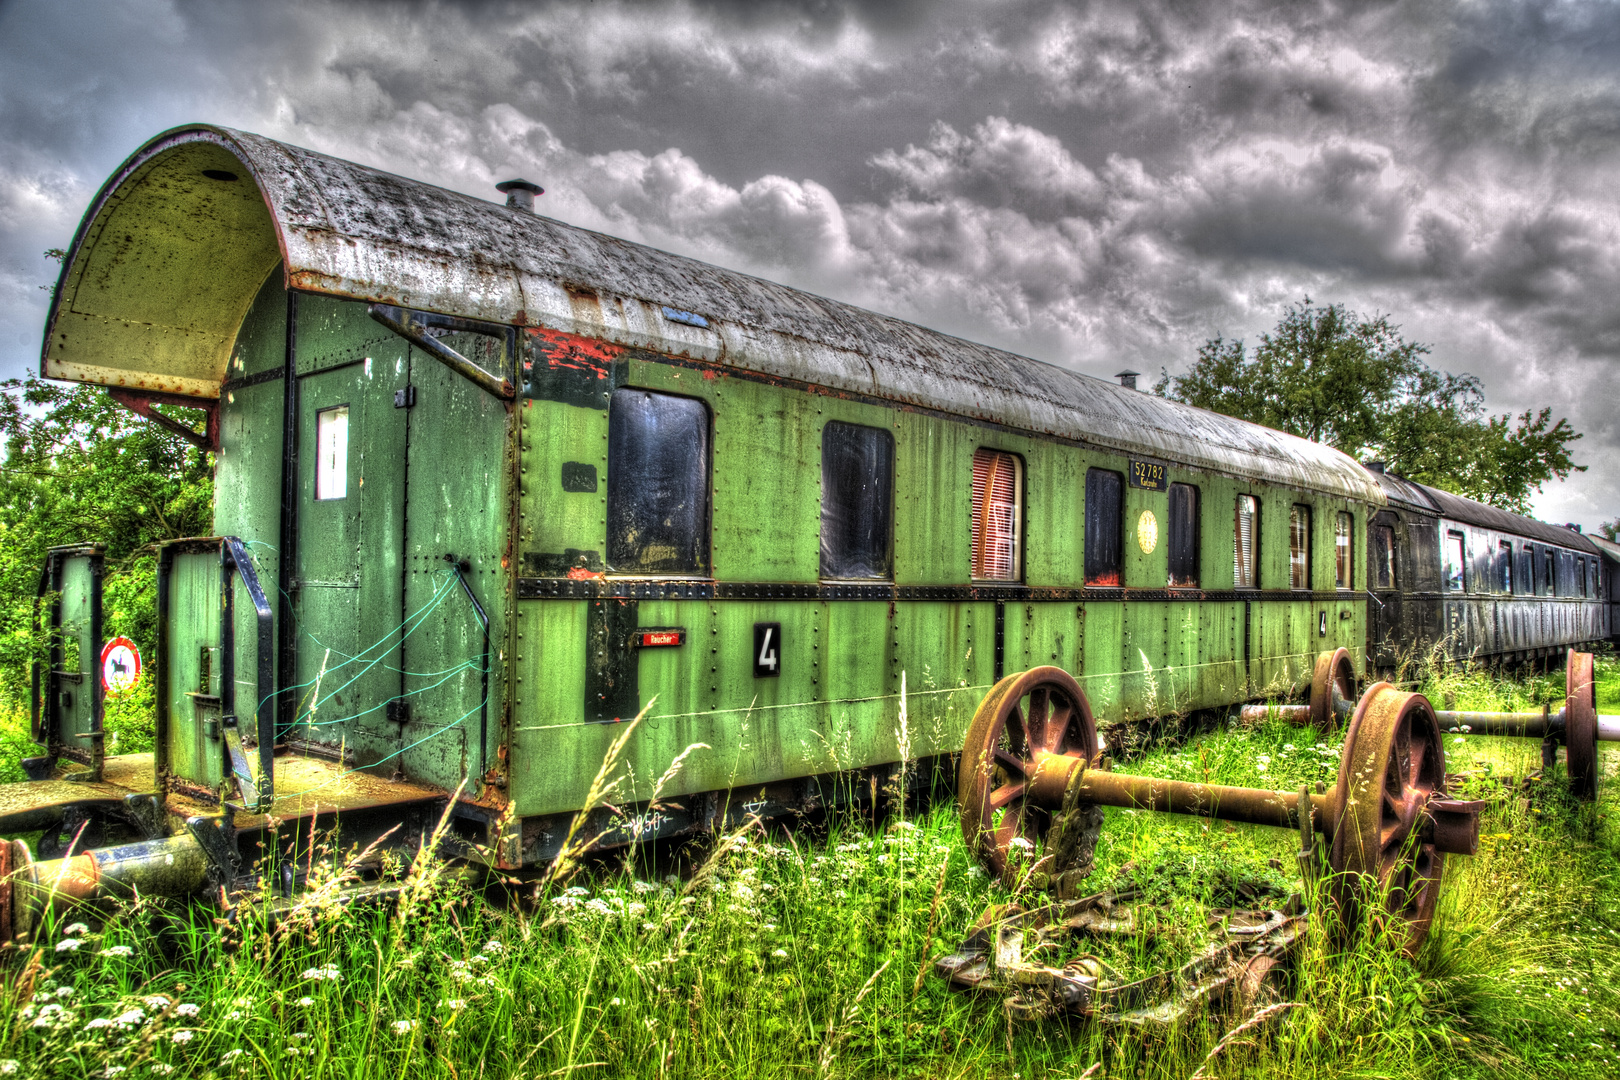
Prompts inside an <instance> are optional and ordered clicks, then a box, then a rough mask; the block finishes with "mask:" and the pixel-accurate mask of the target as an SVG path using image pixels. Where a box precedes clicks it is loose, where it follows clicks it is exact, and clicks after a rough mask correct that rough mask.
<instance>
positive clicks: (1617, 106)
mask: <svg viewBox="0 0 1620 1080" xmlns="http://www.w3.org/2000/svg"><path fill="white" fill-rule="evenodd" d="M191 121H208V122H213V123H219V124H226V125H230V126H234V127H240V128H245V129H248V130H251V131H257V132H261V133H263V134H266V135H270V136H272V137H275V138H278V139H284V140H287V141H289V142H293V143H297V144H299V145H302V146H307V147H312V148H314V149H318V150H322V151H325V152H327V153H332V154H336V155H339V156H342V157H345V158H350V159H353V160H356V161H360V162H364V163H366V164H369V165H374V166H378V167H381V168H384V169H388V170H390V171H393V172H398V173H402V174H404V175H407V176H412V177H417V178H420V179H424V180H428V181H431V182H434V183H438V184H442V185H444V186H446V187H450V188H455V189H457V190H461V191H466V192H469V193H473V194H476V195H480V196H487V197H491V198H499V196H497V195H496V194H495V192H494V191H493V189H492V184H493V183H494V182H495V181H497V180H502V179H506V178H508V177H511V176H517V175H521V176H525V177H528V178H529V179H532V180H536V181H538V182H540V183H542V184H544V185H545V186H546V188H547V193H546V194H545V195H544V196H543V197H542V199H541V209H542V210H543V212H545V213H547V214H549V215H551V216H553V217H556V218H559V219H561V220H563V221H567V222H571V223H574V224H578V225H583V226H587V227H590V228H595V229H602V230H605V231H607V232H611V233H614V234H617V235H620V236H625V237H629V238H631V239H635V240H640V241H644V242H646V243H650V244H653V245H656V246H658V247H662V248H666V249H668V250H671V251H677V252H681V253H683V254H687V255H692V256H696V257H698V258H701V259H705V260H708V261H711V262H715V263H719V264H721V265H725V266H729V267H733V268H736V269H741V270H745V271H748V272H752V273H756V274H760V275H762V276H765V277H769V278H773V279H775V280H779V281H783V282H787V283H789V284H792V285H796V286H800V287H803V288H808V289H811V290H814V291H817V292H820V293H823V294H825V295H830V296H834V297H837V298H839V299H843V300H847V301H851V302H853V303H857V304H861V305H863V306H866V307H870V308H874V309H876V310H879V311H883V312H888V313H891V314H895V315H898V316H900V317H902V318H907V319H911V320H913V321H917V322H921V323H924V324H926V325H929V326H933V327H936V328H938V329H942V330H945V331H948V332H951V333H955V334H959V335H962V336H964V337H969V338H973V339H976V340H979V341H984V342H988V343H990V344H994V345H999V346H1002V347H1005V348H1009V349H1013V350H1015V351H1018V352H1022V353H1025V354H1027V355H1030V356H1035V357H1038V358H1040V359H1043V360H1048V361H1052V362H1055V363H1059V364H1065V365H1070V366H1073V367H1075V368H1078V369H1080V370H1082V371H1086V372H1088V373H1091V374H1096V375H1102V376H1105V377H1106V376H1111V375H1113V373H1114V372H1116V371H1118V370H1119V369H1120V368H1122V367H1126V366H1129V367H1134V368H1136V369H1137V370H1140V371H1144V372H1150V373H1157V372H1158V371H1159V370H1160V369H1161V368H1168V369H1169V370H1170V371H1172V372H1174V371H1176V370H1178V369H1180V368H1184V367H1185V366H1186V365H1187V364H1188V363H1189V362H1190V361H1191V360H1192V359H1193V357H1194V356H1195V354H1196V350H1197V347H1198V345H1199V344H1200V343H1201V342H1203V341H1204V340H1205V339H1207V338H1209V337H1212V336H1215V335H1217V334H1219V335H1224V336H1227V337H1247V338H1249V339H1250V340H1253V339H1254V338H1255V337H1256V336H1257V335H1258V334H1259V333H1260V332H1262V331H1264V330H1266V329H1268V328H1270V327H1272V326H1273V325H1275V323H1276V321H1277V318H1278V316H1279V315H1280V313H1281V311H1282V308H1283V306H1284V305H1285V304H1287V303H1288V302H1290V301H1296V300H1298V299H1299V298H1300V297H1302V296H1304V295H1306V294H1309V295H1310V296H1311V297H1312V298H1313V299H1315V300H1317V301H1326V302H1341V301H1342V302H1344V303H1346V304H1348V305H1349V306H1351V307H1352V308H1353V309H1356V310H1359V311H1363V312H1367V313H1372V312H1382V313H1386V314H1388V315H1390V316H1391V317H1392V319H1393V320H1394V321H1395V322H1397V323H1398V324H1400V325H1401V326H1402V328H1403V330H1404V332H1405V334H1406V335H1407V336H1408V337H1409V338H1411V339H1415V340H1419V341H1423V342H1427V343H1429V344H1430V345H1432V346H1433V354H1432V356H1431V357H1430V359H1431V361H1432V362H1433V363H1434V364H1435V365H1436V366H1439V367H1442V368H1445V369H1447V370H1450V371H1469V372H1472V373H1474V374H1476V375H1478V376H1480V377H1481V378H1482V379H1483V380H1484V382H1485V386H1486V390H1487V400H1488V404H1489V405H1490V406H1491V407H1492V408H1493V409H1495V410H1497V411H1507V410H1515V411H1518V410H1523V409H1525V408H1529V407H1532V406H1541V405H1551V406H1553V407H1554V409H1555V410H1556V412H1557V413H1559V414H1564V415H1568V416H1569V417H1570V419H1571V421H1572V422H1573V423H1574V425H1575V427H1576V428H1577V429H1578V430H1580V431H1582V432H1584V433H1585V436H1586V437H1585V438H1584V439H1583V440H1582V441H1581V442H1580V443H1578V444H1577V450H1578V460H1580V461H1581V462H1582V463H1583V464H1587V465H1590V466H1592V468H1591V470H1590V471H1589V472H1587V473H1584V474H1580V475H1578V476H1575V477H1573V478H1572V479H1571V480H1569V481H1568V482H1567V483H1563V484H1558V483H1556V482H1554V483H1553V485H1551V486H1550V487H1549V488H1548V489H1547V491H1546V492H1545V493H1544V494H1543V495H1542V496H1541V497H1540V498H1539V499H1538V500H1537V503H1536V506H1537V510H1538V513H1539V514H1540V515H1541V516H1543V517H1546V518H1548V519H1550V520H1554V521H1566V520H1567V521H1579V522H1582V523H1584V524H1585V525H1587V526H1588V527H1589V528H1590V527H1592V526H1595V525H1596V524H1597V523H1598V522H1599V521H1601V520H1606V519H1611V518H1613V517H1615V516H1616V515H1617V514H1620V458H1617V456H1616V453H1615V450H1616V447H1617V444H1620V420H1617V416H1616V414H1617V411H1620V410H1617V408H1616V404H1617V403H1620V303H1617V301H1616V296H1617V293H1620V244H1617V239H1620V236H1617V233H1620V152H1617V151H1620V5H1616V4H1613V3H1609V2H1579V0H1577V2H1571V3H1554V2H1547V3H1541V4H1529V3H1495V2H1492V0H1474V2H1470V3H1463V4H1448V3H1444V2H1442V0H1418V2H1413V3H1384V4H1354V3H1344V4H1326V3H1313V2H1310V0H1297V2H1285V3H1277V4H1248V3H1228V4H1222V3H1215V2H1208V0H1183V2H1176V3H1164V2H1158V0H1121V2H1118V3H1097V4H1060V3H1052V2H1047V0H982V2H978V3H972V2H961V0H955V2H950V0H942V2H938V3H925V2H922V0H883V2H876V3H871V4H860V3H853V2H851V3H838V2H831V0H828V2H814V0H812V2H806V3H786V2H781V3H772V2H769V0H763V2H755V0H707V2H704V0H693V2H684V3H615V2H612V0H599V2H595V3H572V4H569V3H557V4H545V3H531V4H513V5H504V4H494V3H490V4H414V3H363V2H354V0H350V2H346V3H342V4H323V3H315V2H309V3H288V4H272V3H236V2H226V0H208V2H195V3H193V2H185V0H108V2H89V0H86V2H80V0H0V374H3V375H11V374H20V373H21V372H22V370H23V369H24V368H28V367H32V366H34V365H36V364H37V362H38V356H39V342H40V335H41V332H42V325H43V320H44V316H45V293H44V292H42V291H41V290H40V289H39V286H40V284H41V283H43V282H46V281H48V280H52V279H54V276H55V269H56V268H55V265H54V264H52V263H48V262H47V261H46V260H45V259H44V258H43V257H42V256H41V252H42V251H43V250H44V249H46V248H49V247H63V246H66V244H67V243H68V241H69V240H70V239H71V237H72V233H73V230H74V228H75V226H76V225H77V223H78V220H79V216H80V215H81V214H82V213H83V211H84V208H85V206H86V204H87V202H88V200H89V199H90V197H91V196H92V195H93V194H94V192H95V190H96V189H97V188H98V187H99V186H100V184H101V183H102V181H103V180H104V179H105V178H106V177H107V176H108V174H109V173H111V172H112V170H113V169H114V168H116V167H117V165H118V163H119V162H120V161H121V160H123V158H124V157H126V156H127V155H128V154H129V153H130V152H131V151H133V150H134V149H135V148H136V147H137V146H139V145H140V144H141V143H142V142H143V141H145V140H146V139H147V138H149V137H150V136H152V135H154V134H156V133H157V132H159V131H161V130H163V129H164V128H167V127H171V126H173V125H176V124H181V123H186V122H191Z"/></svg>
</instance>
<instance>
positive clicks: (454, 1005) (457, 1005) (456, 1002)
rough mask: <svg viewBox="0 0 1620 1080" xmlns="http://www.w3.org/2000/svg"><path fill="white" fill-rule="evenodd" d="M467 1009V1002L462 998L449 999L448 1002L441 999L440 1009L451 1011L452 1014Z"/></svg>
mask: <svg viewBox="0 0 1620 1080" xmlns="http://www.w3.org/2000/svg"><path fill="white" fill-rule="evenodd" d="M466 1007H467V1002H466V1001H465V1000H464V999H462V998H449V999H448V1000H446V999H442V998H441V999H440V1001H439V1008H441V1009H449V1010H451V1011H452V1012H455V1011H459V1010H461V1009H465V1008H466Z"/></svg>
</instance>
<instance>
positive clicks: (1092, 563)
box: [1086, 469, 1125, 585]
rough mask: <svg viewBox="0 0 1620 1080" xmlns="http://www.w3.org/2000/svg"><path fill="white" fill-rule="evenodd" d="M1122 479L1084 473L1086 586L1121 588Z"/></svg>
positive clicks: (1095, 471)
mask: <svg viewBox="0 0 1620 1080" xmlns="http://www.w3.org/2000/svg"><path fill="white" fill-rule="evenodd" d="M1124 492H1125V477H1124V476H1123V475H1121V474H1120V473H1117V472H1109V471H1108V470H1107V469H1088V470H1087V471H1086V584H1087V585H1120V584H1123V582H1122V581H1121V580H1120V576H1119V570H1120V556H1121V549H1122V547H1123V546H1124V545H1123V542H1122V541H1121V538H1120V531H1121V525H1122V523H1123V516H1122V515H1123V512H1124V507H1123V501H1124Z"/></svg>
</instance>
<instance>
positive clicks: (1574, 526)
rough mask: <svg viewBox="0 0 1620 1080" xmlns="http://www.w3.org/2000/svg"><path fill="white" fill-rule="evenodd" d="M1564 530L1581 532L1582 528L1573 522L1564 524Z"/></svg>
mask: <svg viewBox="0 0 1620 1080" xmlns="http://www.w3.org/2000/svg"><path fill="white" fill-rule="evenodd" d="M1564 528H1566V529H1573V530H1574V531H1575V532H1580V531H1581V527H1580V526H1579V525H1577V524H1575V523H1574V522H1573V521H1566V522H1564Z"/></svg>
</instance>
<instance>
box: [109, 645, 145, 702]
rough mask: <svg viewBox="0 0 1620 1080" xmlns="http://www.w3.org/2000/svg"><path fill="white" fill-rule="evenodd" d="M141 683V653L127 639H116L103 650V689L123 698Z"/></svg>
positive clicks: (113, 695)
mask: <svg viewBox="0 0 1620 1080" xmlns="http://www.w3.org/2000/svg"><path fill="white" fill-rule="evenodd" d="M140 681H141V651H140V650H139V649H137V648H136V647H135V643H134V642H133V641H131V640H129V638H127V637H115V638H113V639H112V640H111V641H109V642H107V644H106V645H104V646H102V649H101V687H102V689H104V690H106V691H107V693H108V694H109V695H111V696H112V697H121V696H123V695H124V694H127V693H129V692H130V691H131V690H133V689H135V687H136V686H137V685H139V683H140Z"/></svg>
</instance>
